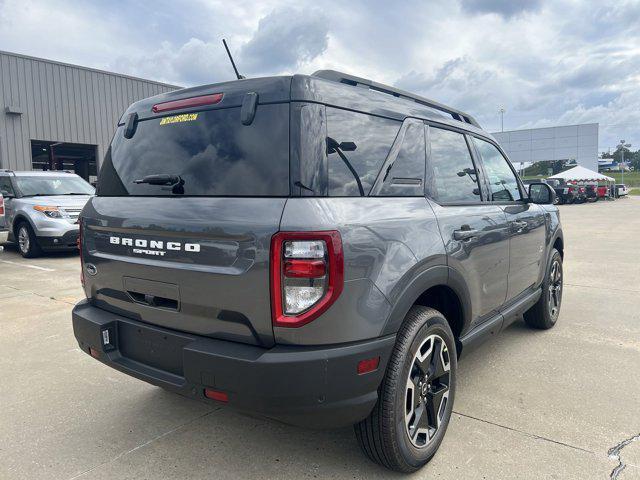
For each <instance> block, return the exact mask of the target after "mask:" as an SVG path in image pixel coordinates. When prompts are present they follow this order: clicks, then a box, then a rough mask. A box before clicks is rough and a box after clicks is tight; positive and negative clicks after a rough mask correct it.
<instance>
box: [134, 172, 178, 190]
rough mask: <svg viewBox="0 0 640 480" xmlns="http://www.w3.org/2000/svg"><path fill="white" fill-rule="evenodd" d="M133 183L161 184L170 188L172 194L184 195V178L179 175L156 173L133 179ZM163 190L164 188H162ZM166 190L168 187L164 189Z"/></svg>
mask: <svg viewBox="0 0 640 480" xmlns="http://www.w3.org/2000/svg"><path fill="white" fill-rule="evenodd" d="M133 183H137V184H140V183H148V184H149V185H162V186H166V187H170V188H171V193H173V194H174V195H184V180H183V179H182V177H181V176H180V175H169V174H166V173H161V174H158V175H147V176H146V177H143V178H141V179H139V180H134V181H133ZM163 190H165V189H163ZM166 190H168V188H167V189H166Z"/></svg>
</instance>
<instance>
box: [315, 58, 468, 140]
mask: <svg viewBox="0 0 640 480" xmlns="http://www.w3.org/2000/svg"><path fill="white" fill-rule="evenodd" d="M311 75H312V76H313V77H318V78H324V79H325V80H332V81H334V82H338V83H344V84H347V85H352V86H354V87H356V86H360V85H361V86H367V87H369V89H370V90H375V91H377V92H382V93H386V94H388V95H393V96H394V97H398V98H403V99H405V100H411V101H414V102H416V103H419V104H420V105H425V106H427V107H430V108H433V109H435V110H439V111H441V112H444V113H447V114H449V115H451V116H452V117H453V119H454V120H458V121H459V122H463V123H468V124H470V125H473V126H474V127H478V128H481V127H480V124H479V123H478V122H477V121H476V119H475V118H473V117H472V116H471V115H469V114H468V113H465V112H463V111H461V110H457V109H455V108H452V107H449V106H447V105H444V104H442V103H439V102H436V101H435V100H429V99H428V98H424V97H421V96H420V95H415V94H413V93H410V92H407V91H405V90H400V89H399V88H395V87H390V86H388V85H384V84H382V83H377V82H374V81H373V80H368V79H366V78H361V77H356V76H355V75H349V74H348V73H342V72H338V71H336V70H318V71H317V72H314V73H312V74H311Z"/></svg>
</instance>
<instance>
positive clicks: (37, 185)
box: [15, 176, 95, 197]
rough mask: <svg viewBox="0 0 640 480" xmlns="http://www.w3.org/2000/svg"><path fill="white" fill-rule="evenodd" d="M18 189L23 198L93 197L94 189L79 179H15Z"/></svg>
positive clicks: (38, 177)
mask: <svg viewBox="0 0 640 480" xmlns="http://www.w3.org/2000/svg"><path fill="white" fill-rule="evenodd" d="M15 182H16V184H17V186H18V189H19V190H20V192H21V193H22V195H24V196H25V197H30V196H34V195H38V196H44V195H93V194H94V192H95V190H94V188H93V187H92V186H91V185H89V184H88V183H87V182H85V181H84V180H83V179H82V178H80V177H71V176H68V177H67V176H64V177H62V176H61V177H54V176H51V177H48V176H47V177H44V176H43V177H41V176H33V177H15Z"/></svg>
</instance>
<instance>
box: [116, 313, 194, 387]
mask: <svg viewBox="0 0 640 480" xmlns="http://www.w3.org/2000/svg"><path fill="white" fill-rule="evenodd" d="M192 341H193V339H192V338H191V337H187V336H183V335H180V334H176V333H173V332H171V333H169V332H166V331H163V330H159V329H155V328H152V327H146V326H141V325H133V324H130V323H127V322H118V347H119V350H120V354H121V355H122V356H123V357H125V358H128V359H130V360H134V361H136V362H139V363H142V364H144V365H148V366H150V367H153V368H157V369H159V370H163V371H165V372H169V373H172V374H174V375H179V376H181V377H183V376H184V369H183V363H184V360H183V349H184V347H185V346H186V345H187V344H189V343H190V342H192Z"/></svg>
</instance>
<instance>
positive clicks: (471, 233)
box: [453, 227, 480, 240]
mask: <svg viewBox="0 0 640 480" xmlns="http://www.w3.org/2000/svg"><path fill="white" fill-rule="evenodd" d="M478 233H480V231H479V230H476V229H474V228H464V227H463V228H461V229H460V230H454V231H453V239H454V240H469V239H470V238H473V237H475V236H477V235H478Z"/></svg>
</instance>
